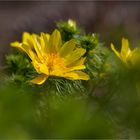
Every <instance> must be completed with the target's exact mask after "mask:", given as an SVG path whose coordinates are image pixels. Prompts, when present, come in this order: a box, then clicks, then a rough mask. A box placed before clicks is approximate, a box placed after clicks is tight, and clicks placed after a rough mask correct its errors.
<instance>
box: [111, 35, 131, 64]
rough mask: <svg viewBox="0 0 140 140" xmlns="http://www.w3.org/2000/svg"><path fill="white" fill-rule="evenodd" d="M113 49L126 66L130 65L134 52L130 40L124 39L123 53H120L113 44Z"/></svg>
mask: <svg viewBox="0 0 140 140" xmlns="http://www.w3.org/2000/svg"><path fill="white" fill-rule="evenodd" d="M111 49H112V50H113V52H114V53H115V54H116V55H117V56H118V57H119V58H120V59H121V60H122V61H123V62H124V63H125V64H126V65H128V63H129V61H130V59H131V56H132V52H133V51H131V50H130V48H129V41H128V39H125V38H122V47H121V51H120V52H118V51H117V50H116V49H115V47H114V45H113V44H112V43H111Z"/></svg>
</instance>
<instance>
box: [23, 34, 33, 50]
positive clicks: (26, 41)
mask: <svg viewBox="0 0 140 140" xmlns="http://www.w3.org/2000/svg"><path fill="white" fill-rule="evenodd" d="M22 41H23V42H24V44H27V45H29V47H31V48H33V42H32V40H31V35H30V34H29V33H27V32H24V33H23V35H22Z"/></svg>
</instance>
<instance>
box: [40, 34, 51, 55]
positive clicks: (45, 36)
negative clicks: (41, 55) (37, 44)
mask: <svg viewBox="0 0 140 140" xmlns="http://www.w3.org/2000/svg"><path fill="white" fill-rule="evenodd" d="M41 37H42V39H43V42H44V47H43V49H44V52H45V53H49V52H50V50H49V39H50V35H49V34H45V33H41Z"/></svg>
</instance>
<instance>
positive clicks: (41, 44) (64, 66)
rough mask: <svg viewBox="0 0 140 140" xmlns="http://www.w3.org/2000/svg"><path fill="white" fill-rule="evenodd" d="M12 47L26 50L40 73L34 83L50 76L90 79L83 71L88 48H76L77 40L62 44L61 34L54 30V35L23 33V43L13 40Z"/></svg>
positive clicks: (42, 81)
mask: <svg viewBox="0 0 140 140" xmlns="http://www.w3.org/2000/svg"><path fill="white" fill-rule="evenodd" d="M11 46H12V47H17V48H19V49H21V50H22V51H24V52H25V53H26V54H27V55H28V56H29V57H30V59H31V61H32V65H33V66H34V68H35V70H36V71H37V73H38V74H40V75H39V76H38V77H36V78H35V79H33V80H31V82H32V83H34V84H39V85H40V84H42V83H44V82H45V81H46V80H47V78H48V77H49V76H58V77H64V78H67V79H71V80H80V79H81V80H88V79H89V76H88V75H87V74H86V73H84V72H82V71H81V70H83V69H85V65H84V61H85V57H82V56H83V55H84V54H85V52H86V50H85V49H83V48H76V41H75V40H74V39H71V40H70V41H67V42H65V43H64V44H62V40H61V35H60V32H59V31H58V30H54V32H53V33H52V35H50V34H45V33H41V35H40V36H39V35H36V34H29V33H27V32H24V33H23V37H22V43H19V42H17V41H16V42H13V43H11Z"/></svg>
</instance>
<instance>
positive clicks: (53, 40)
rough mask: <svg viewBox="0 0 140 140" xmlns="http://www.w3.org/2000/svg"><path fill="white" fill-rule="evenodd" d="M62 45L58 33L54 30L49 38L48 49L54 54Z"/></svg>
mask: <svg viewBox="0 0 140 140" xmlns="http://www.w3.org/2000/svg"><path fill="white" fill-rule="evenodd" d="M61 43H62V40H61V35H60V32H59V31H58V30H57V29H55V30H54V31H53V33H52V35H51V36H50V40H49V47H50V51H51V52H52V53H56V52H57V51H58V50H59V49H60V45H61Z"/></svg>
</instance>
